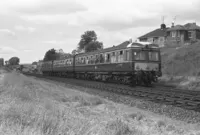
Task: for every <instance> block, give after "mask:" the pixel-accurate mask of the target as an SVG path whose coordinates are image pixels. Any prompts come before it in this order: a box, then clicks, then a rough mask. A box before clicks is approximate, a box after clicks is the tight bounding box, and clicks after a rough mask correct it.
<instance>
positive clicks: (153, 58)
mask: <svg viewBox="0 0 200 135" xmlns="http://www.w3.org/2000/svg"><path fill="white" fill-rule="evenodd" d="M149 61H159V52H149Z"/></svg>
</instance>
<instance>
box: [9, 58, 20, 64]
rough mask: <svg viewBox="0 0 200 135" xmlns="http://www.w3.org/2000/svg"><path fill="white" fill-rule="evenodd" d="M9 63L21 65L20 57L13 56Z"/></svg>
mask: <svg viewBox="0 0 200 135" xmlns="http://www.w3.org/2000/svg"><path fill="white" fill-rule="evenodd" d="M8 61H9V65H19V61H20V60H19V58H18V57H12V58H10V59H9V60H8Z"/></svg>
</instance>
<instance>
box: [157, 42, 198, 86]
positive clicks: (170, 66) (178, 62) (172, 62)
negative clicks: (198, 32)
mask: <svg viewBox="0 0 200 135" xmlns="http://www.w3.org/2000/svg"><path fill="white" fill-rule="evenodd" d="M161 52H162V54H161V55H162V72H163V77H162V78H161V79H162V80H163V81H165V82H167V83H171V84H175V85H177V86H178V87H183V88H188V89H192V90H199V89H200V79H199V76H200V53H199V52H200V42H196V43H194V44H191V45H187V46H182V47H177V48H162V50H161Z"/></svg>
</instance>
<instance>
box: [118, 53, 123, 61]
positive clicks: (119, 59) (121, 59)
mask: <svg viewBox="0 0 200 135" xmlns="http://www.w3.org/2000/svg"><path fill="white" fill-rule="evenodd" d="M118 61H119V62H123V50H121V51H119V56H118Z"/></svg>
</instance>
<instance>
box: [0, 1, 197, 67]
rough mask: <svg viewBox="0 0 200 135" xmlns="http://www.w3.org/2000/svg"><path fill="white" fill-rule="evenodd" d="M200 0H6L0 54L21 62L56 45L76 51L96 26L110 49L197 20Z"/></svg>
mask: <svg viewBox="0 0 200 135" xmlns="http://www.w3.org/2000/svg"><path fill="white" fill-rule="evenodd" d="M199 7H200V1H199V0H189V1H188V0H176V1H175V0H1V1H0V18H1V21H0V58H1V57H3V58H4V59H5V60H8V59H9V58H11V57H13V56H16V57H19V58H20V63H32V62H33V61H38V60H41V59H43V57H44V54H45V52H46V51H47V50H49V49H51V48H55V49H63V51H64V52H67V53H71V51H72V50H73V49H76V48H77V45H78V42H79V41H80V37H81V35H82V34H83V33H84V32H85V31H87V30H94V31H95V32H96V34H97V37H98V41H101V42H103V44H104V48H105V47H110V46H113V45H118V44H120V43H122V42H124V41H127V40H129V39H130V38H131V39H132V40H133V41H134V40H135V39H137V38H138V37H139V36H142V35H144V34H146V33H147V32H150V31H152V30H154V29H157V28H159V27H160V24H161V23H162V22H163V21H162V16H164V18H165V19H164V23H165V24H166V25H167V27H171V23H172V21H173V18H174V17H175V16H176V21H175V24H185V23H188V22H190V23H191V22H196V23H197V25H200V8H199Z"/></svg>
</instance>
